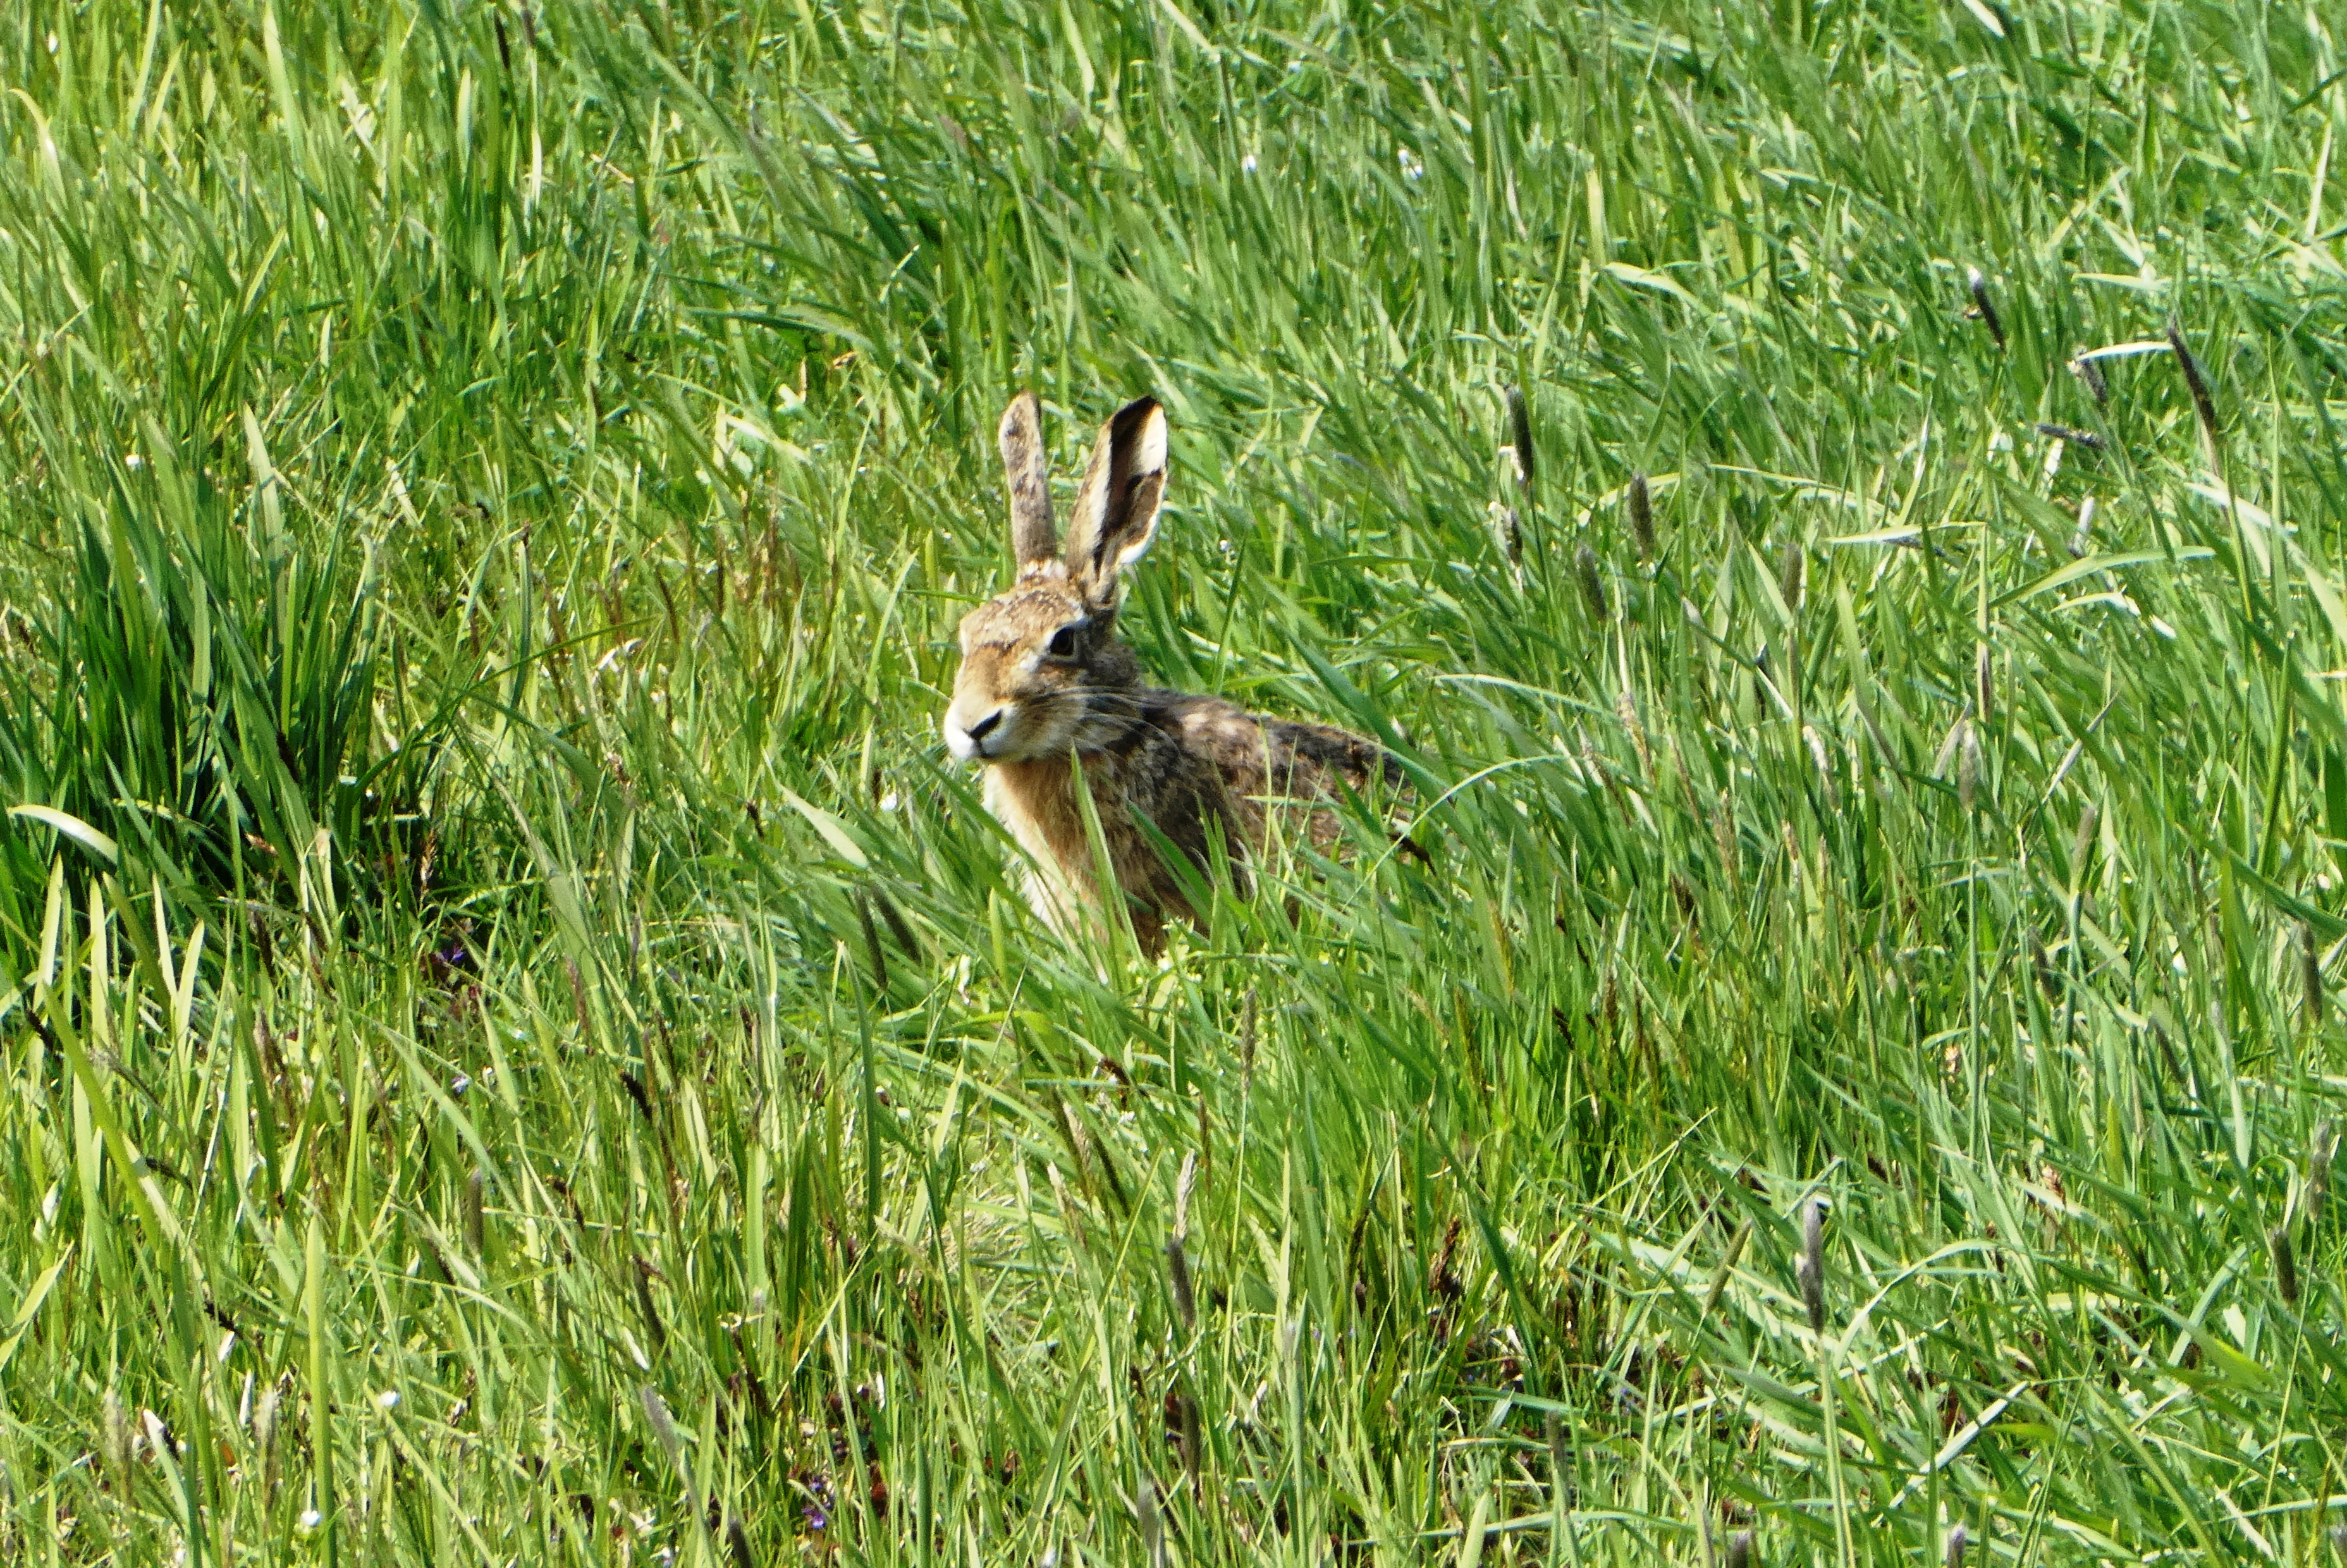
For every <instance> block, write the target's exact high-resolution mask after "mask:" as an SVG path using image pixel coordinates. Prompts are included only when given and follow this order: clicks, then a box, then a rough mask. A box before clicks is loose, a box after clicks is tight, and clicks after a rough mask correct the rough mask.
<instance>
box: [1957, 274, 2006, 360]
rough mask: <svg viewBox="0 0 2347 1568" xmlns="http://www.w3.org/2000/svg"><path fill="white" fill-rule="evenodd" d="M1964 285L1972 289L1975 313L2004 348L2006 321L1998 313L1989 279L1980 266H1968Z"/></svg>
mask: <svg viewBox="0 0 2347 1568" xmlns="http://www.w3.org/2000/svg"><path fill="white" fill-rule="evenodd" d="M1964 286H1965V287H1966V288H1968V289H1970V290H1971V291H1972V295H1973V314H1975V315H1977V316H1979V317H1980V319H1981V324H1982V325H1983V326H1985V327H1987V328H1988V335H1989V336H1990V337H1991V338H1993V339H1994V340H1995V342H1996V346H1997V347H1998V348H1999V349H2003V348H2004V321H2003V320H2001V319H2000V318H1999V317H1998V315H1997V313H1996V304H1995V302H1994V301H1993V300H1991V299H1990V298H1989V297H1988V280H1987V279H1986V278H1985V277H1983V276H1982V275H1981V270H1980V269H1979V268H1978V267H1972V268H1968V269H1966V270H1965V272H1964Z"/></svg>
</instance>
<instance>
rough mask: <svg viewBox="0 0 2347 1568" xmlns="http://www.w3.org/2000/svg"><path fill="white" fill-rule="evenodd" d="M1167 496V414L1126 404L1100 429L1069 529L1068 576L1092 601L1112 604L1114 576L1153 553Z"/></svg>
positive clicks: (1146, 403)
mask: <svg viewBox="0 0 2347 1568" xmlns="http://www.w3.org/2000/svg"><path fill="white" fill-rule="evenodd" d="M1164 495H1165V411H1164V410H1163V409H1162V408H1160V407H1158V406H1157V400H1156V399H1155V398H1152V397H1144V398H1142V399H1140V400H1138V401H1137V402H1133V403H1128V404H1126V405H1124V406H1123V407H1122V408H1120V409H1118V410H1117V411H1116V413H1115V415H1113V416H1112V417H1111V418H1110V420H1109V422H1108V423H1107V424H1106V425H1102V426H1101V433H1100V440H1099V441H1098V442H1097V443H1096V444H1094V446H1093V447H1092V466H1091V467H1089V468H1087V469H1085V470H1084V482H1083V487H1082V488H1081V489H1079V490H1078V491H1077V492H1076V513H1075V518H1074V519H1073V520H1072V521H1071V522H1070V523H1069V525H1068V574H1069V576H1071V578H1073V579H1075V581H1076V585H1077V586H1078V587H1079V588H1080V589H1082V590H1083V593H1084V595H1085V597H1086V598H1088V599H1094V600H1108V599H1111V598H1113V597H1114V595H1115V591H1116V574H1117V573H1118V572H1120V571H1122V570H1123V569H1125V568H1126V567H1129V566H1131V565H1132V564H1133V562H1135V561H1137V560H1139V559H1141V558H1142V557H1143V556H1144V555H1146V554H1147V553H1148V552H1149V544H1150V541H1151V540H1152V539H1154V538H1156V537H1157V503H1158V502H1159V501H1160V500H1162V499H1163V498H1164Z"/></svg>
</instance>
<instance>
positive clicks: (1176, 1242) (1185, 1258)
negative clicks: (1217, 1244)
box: [1165, 1234, 1198, 1331]
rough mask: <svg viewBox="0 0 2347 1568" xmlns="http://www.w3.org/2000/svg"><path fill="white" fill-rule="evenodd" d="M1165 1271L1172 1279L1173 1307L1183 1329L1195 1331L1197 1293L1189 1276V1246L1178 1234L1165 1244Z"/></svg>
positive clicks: (1196, 1322) (1196, 1324) (1196, 1325)
mask: <svg viewBox="0 0 2347 1568" xmlns="http://www.w3.org/2000/svg"><path fill="white" fill-rule="evenodd" d="M1165 1272H1166V1273H1167V1275H1169V1276H1171V1277H1172V1280H1173V1307H1174V1310H1175V1311H1177V1312H1179V1313H1181V1315H1182V1327H1183V1328H1184V1331H1195V1329H1196V1328H1197V1327H1198V1293H1197V1288H1196V1286H1194V1284H1193V1282H1192V1281H1191V1278H1190V1252H1189V1248H1188V1247H1187V1246H1186V1245H1184V1243H1183V1240H1182V1237H1181V1236H1180V1235H1178V1234H1177V1235H1174V1236H1173V1238H1172V1239H1171V1240H1169V1241H1167V1242H1166V1244H1165Z"/></svg>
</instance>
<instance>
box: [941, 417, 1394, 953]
mask: <svg viewBox="0 0 2347 1568" xmlns="http://www.w3.org/2000/svg"><path fill="white" fill-rule="evenodd" d="M1039 414H1040V411H1039V410H1038V409H1037V406H1036V405H1035V402H1034V399H1033V398H1032V396H1031V395H1022V396H1021V397H1020V398H1019V399H1017V400H1015V401H1014V402H1013V403H1012V404H1011V405H1010V408H1009V409H1008V410H1007V411H1006V412H1005V413H1004V415H1003V421H1002V443H1001V444H1002V454H1003V459H1004V464H1005V467H1006V470H1007V472H1008V474H1009V477H1010V493H1011V513H1012V516H1011V535H1012V540H1013V543H1014V545H1015V546H1016V547H1018V548H1019V550H1020V554H1021V555H1022V557H1028V558H1030V559H1022V560H1021V561H1020V568H1019V578H1018V580H1017V582H1016V583H1014V584H1013V585H1012V587H1011V588H1010V591H1008V592H1006V593H1004V594H1003V595H1002V596H1001V597H999V598H998V599H995V600H989V602H988V603H986V604H983V605H980V606H979V608H978V609H976V610H972V611H971V612H970V613H969V616H968V617H966V618H965V619H964V620H963V621H962V625H961V650H962V663H961V669H960V671H959V672H958V674H957V675H956V677H955V681H954V699H953V703H952V705H951V706H950V707H949V708H948V710H947V712H946V722H945V729H946V737H947V740H948V743H950V744H951V745H952V747H953V750H954V752H955V753H956V754H957V755H958V756H963V757H965V758H969V757H975V758H977V759H979V760H982V761H984V762H985V763H986V764H989V765H988V770H987V779H986V803H987V806H988V809H989V810H990V811H991V812H993V814H994V815H995V816H996V818H997V819H998V820H999V821H1000V822H1001V823H1002V824H1003V825H1004V826H1006V827H1008V828H1009V829H1010V833H1011V835H1012V836H1014V837H1015V838H1017V839H1018V841H1019V844H1020V847H1021V848H1023V849H1024V850H1026V852H1027V853H1028V855H1029V856H1030V857H1031V858H1032V859H1033V861H1034V862H1035V865H1036V867H1037V869H1038V872H1039V875H1036V876H1030V883H1029V888H1028V897H1029V900H1030V902H1031V903H1032V904H1033V905H1034V907H1035V909H1036V912H1037V913H1038V914H1039V915H1040V916H1042V917H1043V918H1044V919H1046V920H1047V921H1049V922H1051V924H1052V925H1053V926H1054V927H1059V928H1061V929H1065V928H1067V927H1069V926H1070V925H1071V917H1072V916H1073V914H1074V913H1075V910H1074V909H1073V907H1071V901H1072V903H1075V904H1083V905H1091V906H1095V907H1096V906H1097V905H1098V904H1099V902H1100V897H1101V877H1100V876H1099V875H1098V869H1097V867H1096V866H1095V864H1094V862H1093V857H1092V842H1091V835H1090V834H1089V833H1088V832H1087V830H1086V828H1085V825H1084V815H1083V810H1082V805H1081V802H1080V801H1079V800H1078V799H1077V796H1076V790H1075V769H1074V768H1073V767H1072V766H1071V757H1072V758H1073V759H1074V760H1075V761H1076V762H1078V763H1081V766H1082V770H1083V779H1084V784H1085V785H1086V786H1087V787H1088V788H1089V790H1090V791H1091V794H1092V802H1093V808H1094V812H1095V814H1096V815H1097V816H1098V818H1099V822H1100V831H1101V838H1102V842H1103V844H1104V845H1106V847H1107V850H1108V858H1109V864H1110V868H1111V870H1112V873H1113V874H1114V877H1115V881H1116V885H1117V886H1119V887H1120V888H1122V890H1123V892H1124V894H1125V895H1126V897H1127V898H1128V900H1129V902H1130V906H1131V910H1132V915H1133V930H1134V933H1135V935H1136V936H1137V937H1138V938H1140V940H1141V943H1142V946H1143V948H1144V950H1149V951H1154V950H1155V949H1156V948H1158V946H1159V945H1160V944H1161V942H1162V940H1163V927H1164V924H1165V922H1166V921H1167V920H1168V919H1174V918H1179V919H1188V920H1193V921H1194V920H1195V919H1196V918H1197V913H1196V911H1194V910H1193V909H1192V908H1191V907H1190V905H1189V901H1188V900H1187V899H1186V898H1185V897H1184V896H1183V893H1182V890H1181V884H1180V881H1179V880H1178V879H1177V878H1176V877H1175V876H1174V875H1173V872H1172V871H1171V870H1170V869H1169V868H1168V867H1167V866H1166V865H1165V863H1164V862H1163V859H1162V858H1161V857H1160V855H1159V852H1158V848H1157V846H1156V845H1154V844H1153V843H1152V842H1151V840H1150V838H1149V836H1148V835H1147V834H1146V833H1145V832H1144V831H1143V828H1142V827H1141V826H1140V825H1139V823H1138V822H1137V821H1136V818H1145V819H1146V820H1147V821H1148V822H1149V823H1150V824H1151V825H1153V826H1154V827H1155V828H1156V830H1157V832H1158V833H1160V834H1162V835H1163V836H1164V837H1165V838H1166V839H1168V840H1169V841H1171V842H1172V844H1173V845H1174V847H1175V848H1176V849H1178V850H1179V851H1180V852H1181V854H1182V855H1183V856H1184V858H1185V859H1187V860H1188V861H1190V862H1191V864H1192V865H1194V866H1197V867H1198V868H1199V869H1200V870H1201V871H1204V869H1205V867H1206V866H1208V864H1209V863H1210V861H1211V858H1212V848H1211V845H1212V841H1213V839H1214V837H1215V836H1216V835H1217V834H1219V835H1220V837H1221V838H1222V840H1223V843H1224V845H1225V853H1226V854H1227V856H1229V859H1230V861H1231V864H1232V867H1233V870H1234V872H1235V874H1237V876H1239V878H1240V880H1241V882H1242V884H1244V880H1245V866H1246V863H1247V860H1248V859H1249V857H1250V856H1255V855H1257V854H1260V853H1261V851H1262V849H1263V847H1264V845H1266V843H1267V842H1268V841H1269V839H1270V837H1271V835H1272V832H1273V828H1274V825H1275V824H1276V823H1278V822H1280V821H1281V820H1282V819H1286V831H1288V832H1290V833H1293V832H1295V831H1296V830H1297V829H1299V828H1300V829H1301V830H1302V831H1303V833H1304V834H1305V835H1306V836H1307V837H1308V839H1309V840H1310V842H1311V843H1312V844H1314V845H1316V846H1318V847H1322V848H1326V847H1327V846H1328V845H1331V844H1333V843H1334V841H1335V840H1336V838H1337V833H1338V831H1339V825H1338V822H1337V816H1336V814H1335V812H1334V811H1333V810H1331V809H1329V807H1330V805H1331V803H1332V802H1333V800H1334V798H1335V797H1337V795H1338V794H1341V793H1342V792H1343V791H1344V790H1347V789H1351V790H1358V791H1368V790H1369V789H1371V788H1372V787H1373V786H1374V785H1376V784H1392V783H1396V782H1398V781H1399V769H1398V768H1397V767H1396V765H1395V764H1394V762H1393V759H1392V758H1391V757H1389V755H1387V754H1386V753H1385V751H1384V749H1383V748H1381V747H1379V746H1378V744H1377V743H1375V742H1373V741H1369V740H1367V739H1365V738H1363V737H1361V736H1359V735H1356V734H1351V733H1348V732H1346V731H1343V730H1337V729H1331V728H1328V727H1327V726H1326V725H1321V724H1307V723H1294V722H1290V721H1287V720H1281V719H1271V718H1265V717H1262V716H1259V715H1257V714H1254V713H1250V712H1246V711H1245V710H1244V709H1242V708H1239V707H1237V706H1235V704H1233V703H1230V702H1225V701H1223V700H1222V699H1220V698H1218V697H1204V696H1194V695H1191V694H1188V693H1185V692H1170V691H1165V690H1163V689H1160V688H1155V687H1150V686H1144V685H1143V684H1142V681H1141V666H1140V662H1139V661H1137V660H1136V659H1134V657H1133V651H1132V650H1131V649H1129V648H1127V647H1126V646H1125V645H1124V644H1123V643H1122V642H1120V641H1117V639H1116V629H1115V617H1116V604H1117V578H1118V575H1119V573H1120V572H1121V571H1122V570H1123V569H1127V568H1129V567H1131V566H1132V565H1133V563H1134V562H1135V561H1136V560H1138V559H1139V558H1140V556H1141V555H1142V553H1143V551H1144V550H1146V549H1147V548H1148V545H1149V541H1150V539H1151V538H1153V535H1154V533H1155V531H1156V524H1157V503H1158V500H1159V497H1161V496H1162V494H1163V488H1164V421H1163V415H1162V414H1161V413H1160V412H1159V410H1158V408H1157V405H1155V404H1154V403H1152V402H1150V401H1148V400H1146V399H1143V401H1141V402H1139V403H1134V404H1129V405H1126V406H1125V407H1124V408H1123V409H1122V410H1120V411H1119V412H1118V413H1117V415H1116V416H1115V417H1114V418H1112V419H1111V420H1110V421H1109V423H1108V424H1107V425H1105V426H1103V427H1102V431H1101V436H1100V441H1099V444H1098V446H1096V448H1095V449H1094V452H1093V455H1092V465H1091V467H1090V468H1089V469H1088V470H1087V472H1086V474H1085V477H1084V483H1083V487H1082V488H1081V490H1080V491H1079V493H1078V495H1077V498H1076V507H1075V516H1074V518H1072V520H1071V528H1070V530H1069V538H1068V548H1067V549H1066V552H1065V557H1064V559H1061V557H1060V556H1059V555H1057V554H1054V555H1051V556H1048V557H1047V556H1044V555H1042V554H1041V551H1043V550H1046V549H1052V548H1055V547H1054V538H1055V534H1054V529H1053V525H1052V520H1051V514H1050V505H1051V502H1050V496H1049V490H1048V487H1047V486H1045V485H1044V484H1042V483H1040V480H1039V475H1040V471H1041V466H1042V465H1041V460H1040V457H1039V456H1037V455H1038V454H1039V453H1040V450H1041V444H1040V427H1039ZM1055 639H1058V640H1060V641H1058V642H1057V643H1056V644H1055V641H1054V640H1055ZM1055 647H1056V649H1057V651H1055Z"/></svg>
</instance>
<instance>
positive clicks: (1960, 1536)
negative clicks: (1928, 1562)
mask: <svg viewBox="0 0 2347 1568" xmlns="http://www.w3.org/2000/svg"><path fill="white" fill-rule="evenodd" d="M1971 1543H1972V1536H1971V1535H1970V1533H1969V1532H1966V1531H1965V1529H1964V1527H1963V1525H1961V1524H1959V1525H1957V1526H1956V1527H1955V1528H1954V1529H1952V1530H1951V1531H1949V1532H1948V1556H1947V1565H1948V1568H1964V1548H1965V1547H1966V1546H1968V1545H1970V1544H1971Z"/></svg>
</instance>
